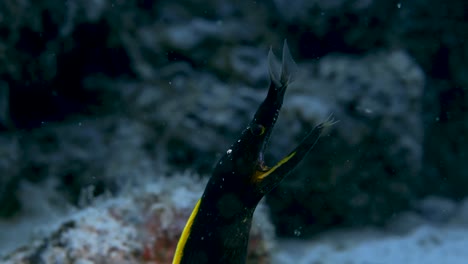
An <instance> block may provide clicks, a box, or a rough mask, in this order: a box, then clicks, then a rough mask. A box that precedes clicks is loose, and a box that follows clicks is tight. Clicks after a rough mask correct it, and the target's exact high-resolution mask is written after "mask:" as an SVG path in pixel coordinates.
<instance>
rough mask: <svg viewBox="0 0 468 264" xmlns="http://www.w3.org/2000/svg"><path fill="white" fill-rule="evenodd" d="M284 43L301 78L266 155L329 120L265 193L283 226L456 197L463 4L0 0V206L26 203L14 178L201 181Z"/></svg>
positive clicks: (360, 221) (377, 216) (367, 220)
mask: <svg viewBox="0 0 468 264" xmlns="http://www.w3.org/2000/svg"><path fill="white" fill-rule="evenodd" d="M283 39H287V40H288V43H289V46H290V49H291V51H292V54H293V57H294V58H295V59H296V62H297V63H298V66H299V68H300V72H299V73H298V75H299V76H298V79H297V81H296V83H295V84H294V86H293V87H291V89H290V90H289V91H288V93H287V94H286V99H285V103H284V110H283V112H282V114H281V116H280V120H279V123H278V125H277V126H278V127H277V129H276V130H275V132H274V134H273V136H272V140H271V144H270V145H269V150H268V155H267V162H268V161H269V164H273V162H274V161H275V160H278V159H280V158H281V157H282V156H283V155H284V154H286V153H288V151H289V150H291V149H292V148H293V147H294V146H295V145H296V144H297V143H298V141H299V140H300V139H301V138H302V137H303V135H304V134H305V133H306V132H307V131H308V130H309V129H310V128H311V127H312V126H314V125H315V124H317V123H318V122H320V121H322V120H324V119H325V118H326V117H327V116H328V115H329V114H330V113H334V115H335V117H336V118H337V119H339V120H340V123H339V124H337V125H336V126H335V127H334V129H332V130H330V131H329V133H328V134H327V135H326V136H324V137H323V138H322V139H321V140H320V142H319V143H318V144H317V146H316V147H315V148H314V150H313V151H312V153H311V154H310V155H309V157H308V159H307V160H306V161H305V162H304V163H303V164H302V165H301V167H300V168H298V169H297V170H296V171H295V172H294V174H293V175H291V176H290V177H288V178H287V180H285V181H284V182H283V184H282V185H281V186H280V187H279V188H278V189H277V190H275V191H274V192H273V193H272V194H271V195H270V196H269V197H268V198H267V202H268V204H269V205H270V208H271V214H272V219H273V222H274V223H275V225H276V228H277V231H278V234H280V235H283V236H291V235H298V234H300V235H304V236H310V235H313V234H316V233H317V232H319V231H322V230H327V229H330V228H336V227H344V226H362V225H383V224H385V223H387V222H388V220H390V219H391V218H392V217H393V216H395V215H396V214H397V213H398V212H401V211H402V210H408V209H409V210H417V208H415V206H414V204H415V202H416V201H418V200H419V199H422V198H424V197H428V196H438V197H445V198H447V199H450V200H453V201H458V200H460V199H462V198H463V197H465V196H466V195H467V194H468V167H467V166H466V160H467V157H468V155H467V154H468V137H467V135H468V115H467V113H468V95H467V91H468V90H467V89H468V42H467V39H468V4H467V3H466V1H462V0H459V1H456V0H449V1H436V0H424V1H423V0H411V1H373V0H356V1H349V0H336V1H316V0H313V1H311V0H307V1H306V0H304V1H301V0H298V1H286V0H272V1H230V0H206V1H197V0H192V1H184V0H182V1H169V0H159V1H157V0H154V1H152V0H135V1H123V0H115V1H105V0H101V1H99V0H97V1H78V0H68V1H54V0H44V1H13V0H5V1H1V2H0V217H1V218H3V219H9V218H11V217H14V216H15V215H17V214H18V212H20V211H21V210H23V208H24V207H25V205H24V201H25V199H23V198H22V197H19V194H18V193H19V191H18V190H19V188H21V186H22V184H24V183H30V184H34V185H37V186H47V188H46V187H41V188H43V190H44V192H50V191H54V192H57V193H58V194H59V195H58V197H56V198H55V199H56V200H54V201H50V202H51V203H63V201H66V203H71V204H74V205H77V204H78V203H79V201H80V194H81V192H82V190H83V189H85V188H88V187H89V186H93V188H94V194H95V195H99V194H101V193H104V192H106V191H110V192H113V193H118V192H119V189H120V188H121V186H122V185H123V183H124V182H126V181H133V180H136V179H138V178H141V177H143V175H144V176H148V175H149V176H150V177H158V175H162V174H174V173H177V172H183V171H186V170H193V171H195V172H197V173H200V174H201V175H209V172H210V170H211V167H212V165H213V164H214V163H215V162H216V159H217V158H218V157H219V155H220V153H221V152H223V151H225V150H226V148H227V147H228V146H229V145H230V143H231V142H232V141H233V140H234V139H235V138H236V136H237V135H238V133H239V131H241V130H242V129H243V127H244V126H245V125H246V124H247V123H248V122H249V120H250V118H251V116H252V115H253V113H254V111H255V109H256V108H257V106H258V104H259V102H261V101H262V100H263V97H264V96H265V94H266V87H267V85H268V79H267V62H266V58H267V52H268V49H269V47H270V46H272V47H273V50H274V51H275V53H276V54H280V51H281V49H280V48H281V45H282V42H283ZM50 182H52V184H46V183H50ZM22 201H23V202H22ZM26 201H27V199H26ZM420 211H421V212H420V213H428V214H437V212H433V211H431V212H426V211H424V210H420Z"/></svg>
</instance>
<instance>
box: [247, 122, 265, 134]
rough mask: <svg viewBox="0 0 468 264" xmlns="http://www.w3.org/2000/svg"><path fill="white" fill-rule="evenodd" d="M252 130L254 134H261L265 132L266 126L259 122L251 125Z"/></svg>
mask: <svg viewBox="0 0 468 264" xmlns="http://www.w3.org/2000/svg"><path fill="white" fill-rule="evenodd" d="M250 132H252V134H253V135H254V136H261V135H263V133H265V127H264V126H262V125H259V124H257V125H254V126H251V127H250Z"/></svg>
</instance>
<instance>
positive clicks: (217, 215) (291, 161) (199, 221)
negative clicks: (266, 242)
mask: <svg viewBox="0 0 468 264" xmlns="http://www.w3.org/2000/svg"><path fill="white" fill-rule="evenodd" d="M268 63H269V73H270V80H271V82H270V87H269V90H268V95H267V96H266V99H265V100H264V101H263V102H262V104H261V105H260V107H259V108H258V110H257V112H256V113H255V116H254V118H253V120H252V121H251V122H250V123H249V124H248V126H247V128H245V129H244V130H243V131H242V133H241V135H240V137H239V138H238V140H236V141H235V143H234V144H233V145H231V147H230V148H229V149H228V150H227V151H226V153H225V154H224V155H223V156H222V157H221V159H220V160H219V161H218V163H217V164H216V166H215V168H214V170H213V174H212V176H211V178H210V179H209V181H208V183H207V185H206V188H205V191H204V193H203V196H202V197H201V198H200V200H199V201H198V202H197V204H196V205H195V208H194V209H193V212H192V214H191V216H190V218H189V220H188V221H187V224H186V226H185V228H184V231H183V232H182V235H181V237H180V240H179V243H178V245H177V249H176V252H175V256H174V259H173V262H172V263H173V264H182V263H183V264H186V263H193V264H220V263H225V264H229V263H232V264H242V263H245V262H246V258H247V246H248V243H249V232H250V228H251V224H252V216H253V213H254V211H255V208H256V207H257V204H258V203H259V202H260V200H261V199H262V197H263V196H265V194H267V193H268V192H270V191H271V190H272V189H273V188H275V187H276V186H277V185H278V184H279V183H280V182H281V181H282V180H283V179H284V178H285V176H286V175H288V173H290V172H291V171H292V170H293V169H294V168H295V167H296V166H297V164H298V163H299V162H300V161H301V160H302V159H303V158H304V157H305V156H306V154H307V153H308V152H309V151H310V150H311V149H312V147H313V146H314V144H315V142H317V140H318V138H319V137H320V135H321V133H322V131H323V129H324V128H325V127H327V126H330V125H332V124H334V123H335V121H334V120H333V119H332V118H329V119H328V120H326V121H325V122H323V123H321V124H319V125H317V126H316V127H315V128H313V129H312V131H310V132H309V134H308V135H307V136H306V137H305V138H304V139H303V140H302V142H301V143H300V144H299V146H297V147H296V148H295V149H294V150H293V151H292V152H291V153H289V154H288V155H286V156H285V157H284V158H283V159H282V160H280V161H279V162H278V163H277V164H276V165H274V166H272V167H267V166H266V165H265V162H264V160H263V156H264V155H263V153H264V151H265V147H266V145H267V142H268V139H269V137H270V135H271V132H272V130H273V126H274V125H275V123H276V120H277V117H278V114H279V112H280V109H281V106H282V104H283V98H284V94H285V92H286V89H287V87H288V85H289V84H290V83H291V82H292V81H293V74H294V73H295V70H296V64H295V62H294V60H293V58H292V57H291V54H290V52H289V48H288V45H287V43H286V41H285V42H284V47H283V58H282V65H281V70H280V71H278V69H277V68H278V65H277V60H276V57H275V55H274V54H273V52H272V50H271V49H270V52H269V54H268Z"/></svg>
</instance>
